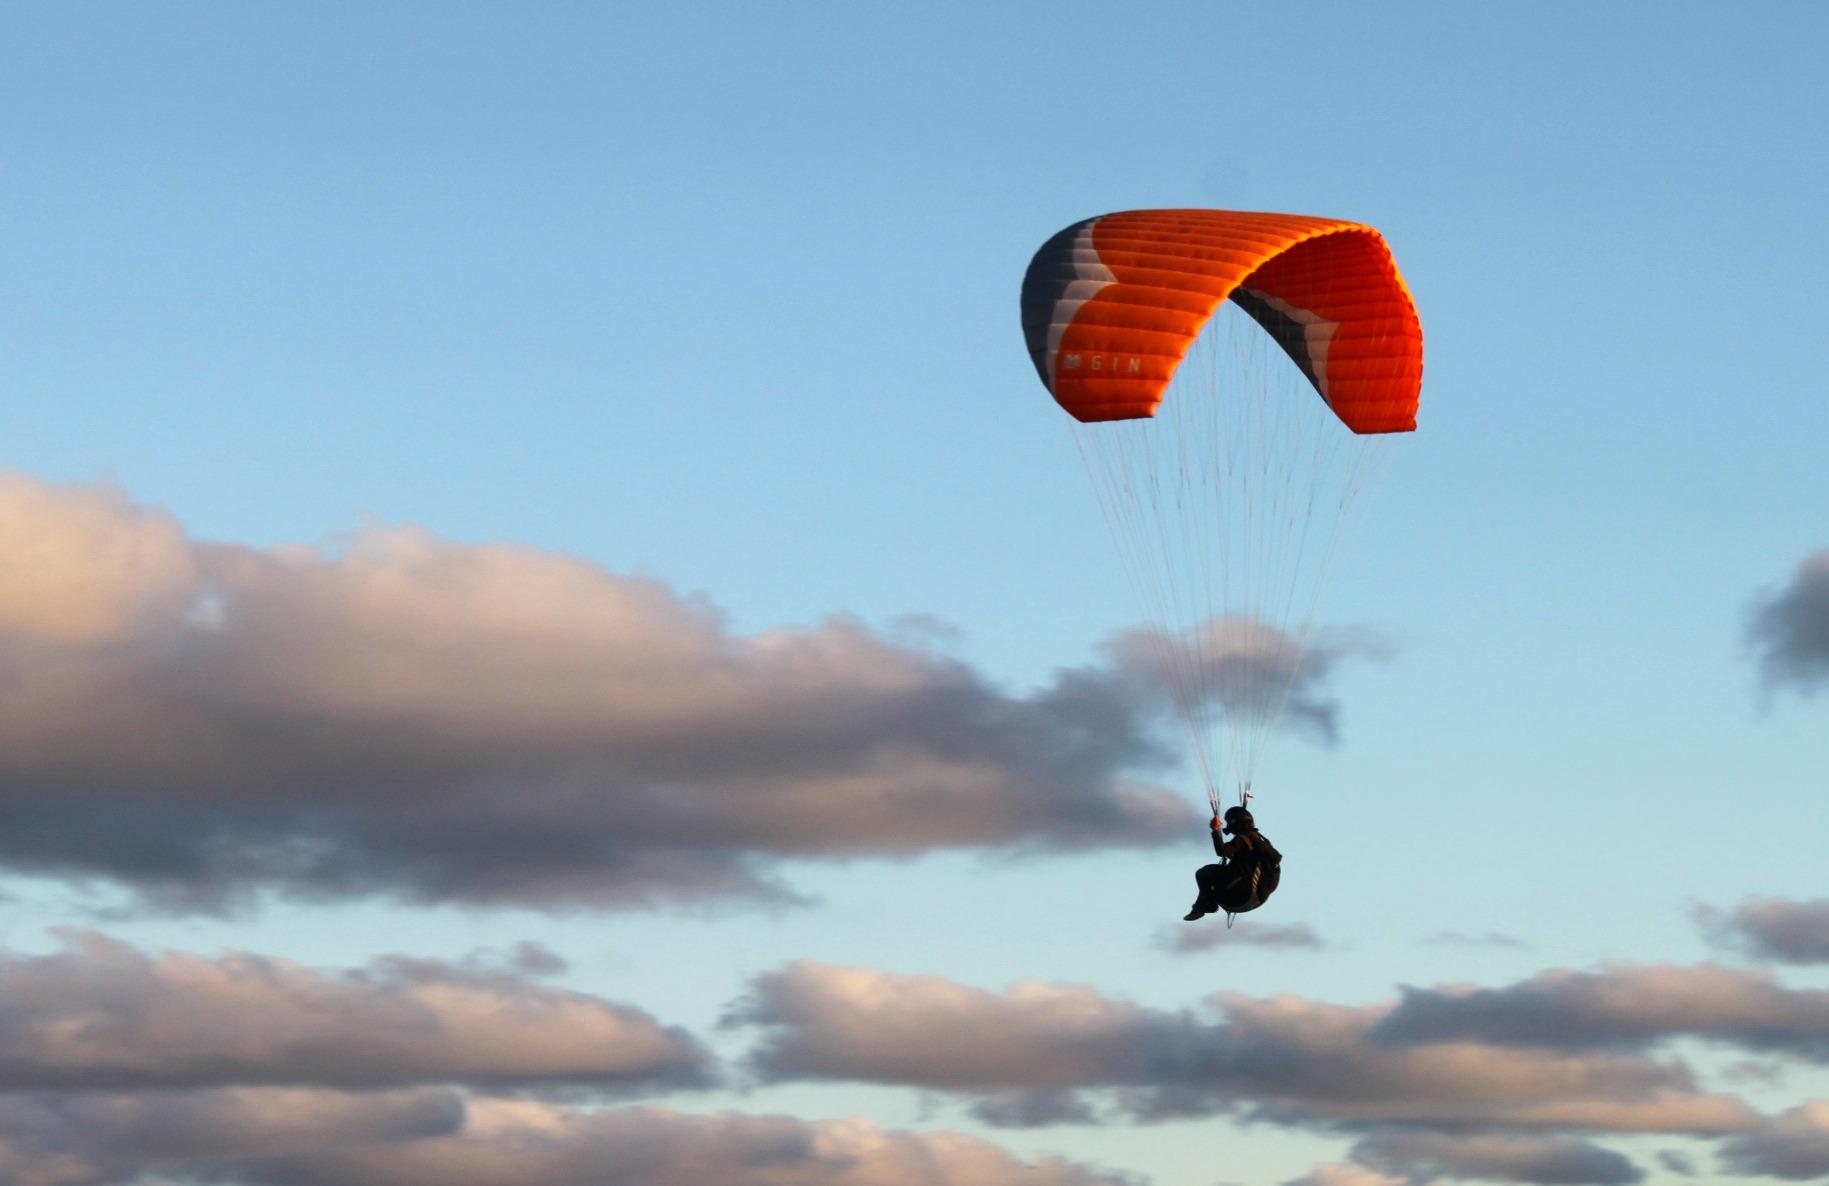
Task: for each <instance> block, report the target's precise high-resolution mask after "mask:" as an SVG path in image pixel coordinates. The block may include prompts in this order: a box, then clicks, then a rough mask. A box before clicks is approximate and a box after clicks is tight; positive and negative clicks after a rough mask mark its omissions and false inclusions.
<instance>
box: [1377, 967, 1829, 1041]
mask: <svg viewBox="0 0 1829 1186" xmlns="http://www.w3.org/2000/svg"><path fill="white" fill-rule="evenodd" d="M1374 1036H1375V1037H1377V1038H1378V1039H1380V1040H1382V1041H1386V1042H1392V1043H1414V1042H1447V1041H1476V1042H1488V1043H1497V1044H1502V1045H1509V1046H1515V1047H1542V1048H1549V1049H1563V1050H1579V1049H1616V1050H1642V1049H1647V1048H1649V1047H1651V1046H1653V1045H1655V1044H1657V1043H1660V1042H1664V1041H1667V1040H1669V1039H1672V1038H1678V1037H1694V1038H1702V1039H1707V1040H1712V1041H1716V1042H1722V1043H1726V1044H1729V1045H1733V1046H1738V1047H1741V1048H1744V1049H1748V1050H1753V1051H1760V1052H1767V1053H1780V1054H1785V1055H1788V1056H1790V1057H1793V1058H1800V1059H1806V1060H1809V1061H1812V1062H1829V991H1824V990H1821V989H1794V988H1786V987H1784V986H1782V985H1780V984H1778V983H1777V982H1776V981H1774V980H1773V979H1772V978H1771V977H1770V976H1767V975H1764V974H1762V973H1757V972H1747V971H1741V970H1738V969H1734V968H1725V967H1720V966H1717V965H1713V964H1698V965H1693V966H1684V967H1677V966H1667V965H1622V966H1619V967H1614V968H1609V969H1607V970H1605V971H1601V972H1572V971H1551V972H1544V973H1541V974H1539V975H1537V976H1534V977H1532V978H1530V979H1528V980H1523V981H1520V982H1518V983H1516V984H1511V985H1507V986H1505V987H1503V988H1448V989H1439V988H1438V989H1417V988H1405V989H1403V991H1402V999H1401V1000H1400V1002H1399V1003H1398V1006H1397V1008H1396V1010H1395V1011H1394V1012H1392V1014H1391V1015H1390V1016H1389V1017H1388V1018H1386V1019H1385V1020H1384V1021H1383V1022H1381V1023H1380V1024H1379V1026H1378V1028H1377V1030H1376V1032H1375V1035H1374Z"/></svg>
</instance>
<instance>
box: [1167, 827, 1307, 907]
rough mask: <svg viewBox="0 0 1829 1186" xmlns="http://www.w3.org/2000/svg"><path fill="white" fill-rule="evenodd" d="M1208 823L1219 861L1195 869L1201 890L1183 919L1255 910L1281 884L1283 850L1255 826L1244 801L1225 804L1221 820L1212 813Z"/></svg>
mask: <svg viewBox="0 0 1829 1186" xmlns="http://www.w3.org/2000/svg"><path fill="white" fill-rule="evenodd" d="M1207 826H1208V827H1209V828H1210V829H1211V831H1212V834H1213V852H1214V854H1215V855H1216V856H1218V857H1219V863H1218V864H1214V865H1202V866H1201V867H1200V868H1199V869H1197V870H1195V871H1194V884H1195V885H1197V886H1199V887H1200V894H1199V896H1198V897H1196V898H1195V899H1194V904H1193V905H1192V906H1190V907H1189V908H1188V912H1187V914H1186V915H1184V916H1183V917H1182V921H1183V922H1195V921H1197V920H1199V919H1201V918H1205V917H1206V916H1207V915H1209V914H1212V913H1214V912H1216V911H1219V910H1224V911H1225V912H1226V913H1227V914H1229V915H1231V914H1245V913H1247V912H1249V911H1252V910H1256V909H1257V908H1258V907H1259V906H1262V905H1263V904H1264V902H1265V901H1266V900H1267V899H1268V898H1269V897H1270V895H1271V894H1274V893H1275V892H1276V888H1277V886H1278V885H1280V884H1282V880H1283V854H1282V853H1280V852H1278V851H1277V850H1276V845H1274V844H1272V843H1270V839H1269V837H1267V836H1265V835H1264V834H1263V833H1262V832H1260V831H1258V830H1257V821H1256V820H1254V819H1252V818H1251V812H1250V810H1249V809H1248V808H1246V807H1245V805H1244V804H1242V803H1241V804H1239V805H1238V806H1237V807H1228V808H1226V814H1225V821H1224V823H1221V821H1220V817H1219V816H1214V817H1213V822H1212V823H1211V824H1209V825H1207ZM1226 832H1230V833H1231V834H1232V839H1230V840H1227V839H1225V837H1224V835H1223V833H1226Z"/></svg>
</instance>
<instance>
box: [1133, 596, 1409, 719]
mask: <svg viewBox="0 0 1829 1186" xmlns="http://www.w3.org/2000/svg"><path fill="white" fill-rule="evenodd" d="M1109 650H1110V653H1111V654H1112V655H1113V657H1114V659H1115V660H1116V663H1117V666H1118V667H1119V668H1120V669H1121V670H1125V671H1129V672H1134V673H1137V674H1138V675H1140V676H1143V677H1145V678H1147V679H1149V680H1151V681H1152V682H1154V683H1156V684H1158V685H1160V686H1161V687H1163V688H1174V687H1176V686H1188V685H1191V686H1196V687H1200V688H1204V689H1206V690H1208V692H1209V693H1210V696H1209V697H1208V698H1206V699H1205V700H1203V704H1205V705H1208V706H1210V708H1211V709H1212V710H1213V711H1214V712H1215V713H1221V712H1235V713H1247V714H1249V713H1261V712H1263V711H1264V705H1263V704H1261V703H1259V700H1260V699H1261V695H1262V690H1263V689H1266V688H1278V689H1285V690H1286V691H1285V694H1284V700H1283V705H1282V716H1283V719H1284V720H1285V721H1286V722H1288V723H1289V724H1291V725H1293V726H1295V727H1296V728H1297V729H1300V730H1302V731H1305V732H1307V733H1309V734H1310V735H1311V736H1313V737H1314V738H1315V739H1317V740H1319V741H1321V742H1324V743H1326V744H1329V745H1332V744H1333V743H1335V742H1337V741H1338V740H1339V739H1340V706H1339V704H1338V702H1337V701H1335V700H1334V699H1333V698H1332V697H1331V696H1329V695H1328V694H1327V685H1328V682H1329V681H1330V680H1331V679H1332V678H1333V676H1334V673H1335V672H1336V671H1337V670H1338V668H1339V667H1340V665H1341V664H1342V663H1345V662H1348V661H1351V660H1353V659H1360V658H1383V657H1385V656H1386V655H1388V654H1389V651H1390V648H1389V647H1388V646H1387V645H1386V644H1385V643H1384V642H1383V641H1382V640H1379V639H1377V638H1374V637H1372V636H1371V635H1369V634H1367V633H1365V632H1347V631H1338V632H1335V633H1333V634H1331V635H1324V636H1321V637H1318V638H1317V637H1311V638H1308V639H1307V640H1305V641H1304V640H1300V639H1297V638H1295V637H1293V636H1291V635H1289V634H1287V633H1285V632H1284V631H1281V630H1278V629H1277V628H1276V627H1274V626H1271V625H1268V624H1266V623H1264V622H1259V621H1256V620H1254V619H1251V618H1243V617H1236V616H1233V617H1218V618H1213V619H1210V620H1208V621H1206V622H1203V623H1201V624H1200V625H1198V626H1197V627H1195V628H1194V629H1193V630H1192V631H1190V632H1188V634H1186V635H1185V636H1182V635H1177V636H1174V638H1173V640H1172V641H1169V642H1167V643H1165V642H1164V640H1163V637H1162V636H1160V635H1158V634H1156V633H1153V632H1151V631H1132V632H1128V633H1125V634H1122V635H1120V636H1118V637H1117V638H1116V639H1114V640H1113V641H1112V642H1111V643H1110V644H1109ZM1170 656H1172V657H1173V658H1172V660H1171V659H1170Z"/></svg>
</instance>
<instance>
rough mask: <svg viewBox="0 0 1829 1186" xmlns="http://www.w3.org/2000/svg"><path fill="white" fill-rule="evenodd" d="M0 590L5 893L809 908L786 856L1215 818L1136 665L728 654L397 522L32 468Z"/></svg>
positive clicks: (3, 539) (623, 594) (1046, 836)
mask: <svg viewBox="0 0 1829 1186" xmlns="http://www.w3.org/2000/svg"><path fill="white" fill-rule="evenodd" d="M0 576H3V577H4V579H0V865H3V866H4V867H6V868H7V869H9V870H10V871H12V872H15V873H30V874H40V875H49V876H58V877H65V878H72V879H89V880H96V879H99V880H100V881H102V882H104V883H113V884H116V885H122V886H125V887H128V888H129V889H131V890H132V891H134V892H135V893H136V894H138V895H139V901H140V903H141V905H143V906H151V907H160V908H166V909H214V910H221V909H227V908H231V907H233V906H235V905H237V904H239V903H242V902H245V901H247V900H249V899H250V898H251V897H252V896H254V895H258V894H260V893H262V892H269V893H278V894H286V895H293V896H298V897H302V898H315V899H331V898H353V897H358V896H365V895H381V896H386V897H391V898H395V899H399V900H405V901H415V902H460V903H470V904H478V903H500V904H514V905H522V906H532V907H542V908H584V907H590V908H619V907H639V906H643V905H648V904H651V903H655V902H659V901H674V902H678V901H690V900H694V899H706V898H712V897H718V896H732V895H737V896H747V897H751V898H757V899H764V900H773V901H792V900H794V897H795V896H794V893H793V891H792V889H791V887H789V886H787V885H786V884H784V883H783V882H782V881H781V879H780V874H779V866H780V864H781V863H782V862H784V861H790V860H794V859H821V858H826V859H830V858H850V857H862V856H876V857H907V856H914V855H918V854H921V853H925V852H931V851H935V850H958V849H980V850H999V851H1004V852H1041V851H1061V850H1078V849H1098V848H1109V847H1113V846H1129V845H1147V844H1155V843H1160V842H1164V841H1166V840H1168V839H1170V838H1172V837H1175V836H1178V835H1181V834H1183V832H1184V830H1185V829H1187V828H1189V827H1196V826H1198V825H1197V821H1195V820H1194V819H1193V813H1192V811H1191V808H1190V805H1189V801H1188V799H1187V798H1186V797H1185V796H1182V795H1179V794H1172V793H1169V792H1167V791H1165V790H1162V789H1160V788H1158V787H1153V786H1150V785H1147V784H1143V783H1139V782H1137V781H1135V778H1136V775H1137V772H1139V771H1149V770H1152V769H1163V768H1166V767H1167V766H1168V764H1169V763H1170V762H1171V760H1172V755H1173V752H1174V751H1173V749H1172V748H1171V747H1169V746H1167V745H1166V744H1165V743H1164V742H1163V741H1162V740H1161V739H1160V737H1159V733H1160V731H1161V727H1162V725H1163V723H1164V722H1165V721H1166V720H1167V718H1168V716H1169V710H1168V706H1167V696H1166V691H1165V689H1164V688H1163V687H1162V686H1161V685H1160V683H1159V682H1157V681H1156V680H1155V679H1154V678H1153V674H1152V673H1151V672H1149V671H1146V670H1142V669H1139V668H1136V667H1132V666H1126V664H1125V661H1124V660H1123V658H1122V655H1123V653H1124V652H1125V647H1123V646H1116V647H1114V648H1113V650H1112V652H1111V655H1112V656H1118V657H1117V658H1111V659H1110V660H1109V661H1108V662H1105V663H1102V664H1098V665H1091V666H1087V667H1084V668H1079V669H1071V670H1064V671H1062V672H1060V673H1059V675H1058V677H1057V678H1056V680H1055V681H1054V682H1053V683H1052V684H1050V685H1049V686H1046V687H1043V688H1041V689H1039V690H1037V691H1035V692H1033V693H1032V694H1028V695H1022V696H1015V695H1010V694H1008V693H1006V692H1003V691H1001V690H1000V689H998V688H997V687H995V686H994V685H993V684H992V683H990V682H989V681H988V680H987V679H986V678H985V677H983V676H982V675H980V674H979V673H978V672H976V671H974V670H973V669H972V668H970V667H969V666H968V665H966V664H965V663H963V662H961V661H959V660H957V659H954V658H951V657H949V656H948V655H946V654H944V653H942V652H941V651H939V650H937V649H936V646H937V645H938V644H936V643H934V642H932V641H931V640H928V641H922V640H920V639H914V638H911V637H910V636H907V633H906V632H902V633H901V634H899V635H898V634H894V633H893V632H892V633H889V634H883V633H877V632H873V631H871V630H870V629H868V628H866V627H864V626H863V625H861V624H859V623H857V622H855V621H850V620H847V619H842V618H835V619H832V620H828V621H826V622H823V623H821V624H819V625H816V626H812V627H808V628H797V629H779V630H770V631H765V632H763V633H759V634H754V635H739V634H735V633H733V632H732V631H730V630H729V629H728V628H727V627H726V625H725V623H724V621H723V620H722V618H721V617H720V616H719V614H718V613H717V611H716V610H715V609H714V608H713V607H712V606H711V605H710V604H708V603H707V602H705V601H704V600H703V599H699V598H693V597H686V596H682V595H680V594H677V593H675V592H673V591H672V590H670V589H668V588H667V587H665V586H664V585H661V584H659V583H657V582H655V581H652V580H647V579H643V578H637V577H630V576H623V575H619V574H616V573H613V572H610V571H607V570H605V569H603V568H600V567H597V566H594V565H591V564H588V563H585V562H583V561H580V560H575V559H571V558H567V557H564V556H559V555H554V554H551V553H547V552H541V551H537V550H534V549H531V548H523V547H516V546H512V545H507V544H490V545H468V544H461V543H456V542H452V541H449V540H443V539H440V538H438V537H435V536H433V535H431V534H429V533H427V532H424V531H421V530H417V529H414V528H408V527H391V526H385V525H373V526H369V527H366V528H364V529H363V530H361V531H359V532H357V533H355V534H354V535H352V536H350V537H349V538H347V539H346V540H343V541H341V542H340V543H339V544H338V545H337V546H336V547H333V548H327V549H318V548H304V547H293V546H288V547H277V548H271V549H256V548H250V547H245V546H241V545H236V544H225V543H210V542H200V541H196V540H192V539H190V538H188V537H187V536H186V535H185V533H184V531H183V530H182V528H181V527H180V526H179V525H178V524H177V523H176V522H175V521H174V520H173V519H172V518H171V517H170V516H168V515H165V514H163V513H161V512H158V511H156V510H151V509H147V508H144V507H140V506H137V505H135V504H133V503H131V502H130V501H129V500H128V499H126V498H125V496H123V495H122V494H121V493H119V492H118V491H116V490H113V489H110V488H96V487H67V486H50V485H45V484H41V483H37V482H34V481H32V480H30V479H28V478H25V477H22V476H19V475H16V474H10V475H9V474H0ZM1327 662H1328V660H1327V658H1326V657H1325V656H1321V657H1319V658H1317V660H1316V667H1315V671H1316V672H1317V673H1319V672H1320V671H1323V670H1324V669H1325V667H1326V665H1327ZM1308 678H1311V679H1318V678H1320V676H1319V674H1315V675H1312V676H1311V677H1308ZM1305 686H1309V685H1305ZM1304 711H1305V710H1304Z"/></svg>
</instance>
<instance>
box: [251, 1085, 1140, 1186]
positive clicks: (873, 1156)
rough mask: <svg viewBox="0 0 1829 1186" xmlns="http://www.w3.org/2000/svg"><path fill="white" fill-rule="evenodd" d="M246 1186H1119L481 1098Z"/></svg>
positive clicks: (712, 1119) (781, 1127)
mask: <svg viewBox="0 0 1829 1186" xmlns="http://www.w3.org/2000/svg"><path fill="white" fill-rule="evenodd" d="M237 1173H238V1177H239V1178H240V1179H242V1180H244V1181H246V1182H248V1183H250V1184H251V1186H497V1184H499V1183H502V1182H514V1183H516V1184H517V1186H571V1184H572V1183H578V1182H606V1183H607V1182H614V1183H616V1186H680V1184H682V1183H711V1182H715V1183H719V1186H892V1184H894V1186H900V1184H903V1183H907V1184H910V1186H919V1184H923V1183H930V1184H933V1186H939V1184H941V1183H946V1184H948V1186H952V1184H957V1186H1126V1183H1130V1182H1132V1181H1133V1180H1132V1179H1129V1178H1127V1177H1125V1176H1122V1175H1117V1174H1112V1173H1109V1172H1104V1171H1100V1170H1096V1169H1093V1168H1091V1167H1088V1166H1085V1165H1082V1164H1080V1163H1077V1162H1071V1161H1065V1160H1062V1159H1059V1158H1044V1159H1041V1160H1039V1161H1035V1162H1024V1161H1022V1160H1020V1159H1018V1158H1016V1157H1014V1156H1012V1155H1011V1154H1010V1153H1008V1152H1007V1151H1005V1150H1003V1149H1000V1148H998V1147H997V1146H995V1145H992V1144H990V1143H988V1142H985V1141H982V1140H978V1139H976V1138H973V1137H968V1136H964V1135H962V1134H959V1133H951V1132H906V1131H894V1130H886V1129H882V1128H878V1127H877V1126H876V1125H874V1124H871V1123H869V1122H867V1121H863V1120H830V1121H813V1122H808V1121H803V1120H798V1119H794V1118H790V1117H786V1116H746V1115H739V1114H736V1113H729V1112H725V1113H718V1114H714V1115H690V1114H686V1113H680V1112H673V1111H668V1110H665V1109H659V1108H625V1109H618V1110H614V1111H607V1112H594V1113H593V1112H580V1111H572V1110H566V1109H557V1108H552V1107H549V1106H546V1105H543V1104H538V1103H530V1102H515V1101H499V1100H491V1101H479V1102H477V1103H474V1104H472V1105H471V1108H470V1114H469V1117H468V1120H467V1123H466V1125H465V1127H464V1129H463V1131H461V1132H459V1133H456V1134H453V1135H450V1136H443V1137H433V1138H428V1139H423V1140H417V1141H397V1142H389V1143H385V1144H382V1143H377V1144H372V1145H369V1146H367V1147H358V1148H353V1149H349V1150H345V1151H334V1152H321V1153H314V1154H305V1155H298V1156H293V1157H288V1158H278V1159H270V1160H267V1161H264V1162H257V1163H243V1164H242V1165H240V1166H238V1167H237Z"/></svg>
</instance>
